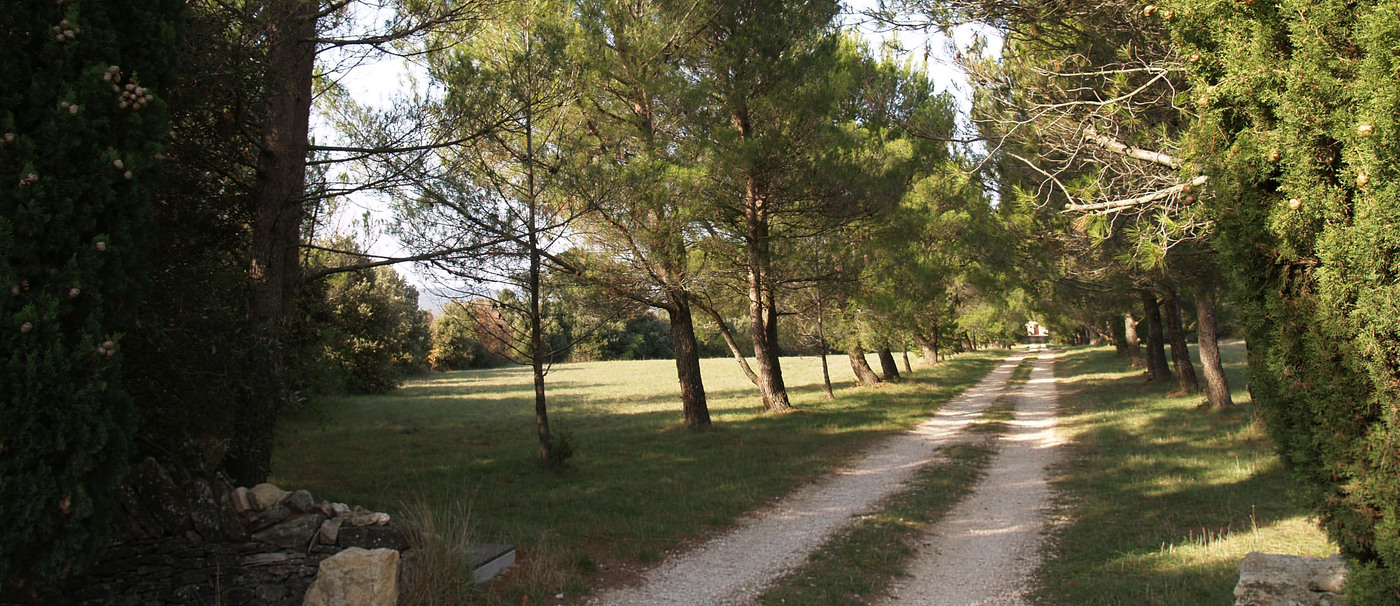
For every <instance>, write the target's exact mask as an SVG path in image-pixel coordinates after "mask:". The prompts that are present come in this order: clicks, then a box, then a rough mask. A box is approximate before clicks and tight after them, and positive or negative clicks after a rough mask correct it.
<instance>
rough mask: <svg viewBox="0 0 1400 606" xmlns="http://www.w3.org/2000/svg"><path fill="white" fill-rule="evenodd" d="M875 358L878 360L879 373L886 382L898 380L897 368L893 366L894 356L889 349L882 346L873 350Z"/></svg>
mask: <svg viewBox="0 0 1400 606" xmlns="http://www.w3.org/2000/svg"><path fill="white" fill-rule="evenodd" d="M875 357H877V358H879V359H880V373H881V374H883V375H884V378H885V380H886V381H898V380H899V366H898V365H896V364H895V361H894V354H893V353H891V352H890V348H889V347H887V346H882V347H880V348H879V349H876V350H875Z"/></svg>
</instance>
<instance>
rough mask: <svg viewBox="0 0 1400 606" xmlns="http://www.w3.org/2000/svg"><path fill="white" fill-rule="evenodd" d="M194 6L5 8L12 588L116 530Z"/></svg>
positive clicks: (42, 580) (4, 446)
mask: <svg viewBox="0 0 1400 606" xmlns="http://www.w3.org/2000/svg"><path fill="white" fill-rule="evenodd" d="M179 9H180V3H179V2H177V1H174V0H139V1H122V2H115V1H113V2H99V1H95V0H60V1H58V2H22V3H17V4H11V5H7V6H6V8H5V10H3V11H0V48H4V49H5V52H4V54H3V55H0V82H3V83H4V84H3V86H0V385H3V389H0V519H4V520H5V521H6V523H5V524H4V527H3V529H0V583H3V585H0V593H4V592H13V593H14V594H15V595H17V596H24V595H29V596H32V595H34V593H35V592H36V591H37V592H42V590H43V589H44V588H45V587H46V586H50V585H52V584H53V583H55V582H56V581H58V580H61V579H63V578H64V577H66V576H67V575H69V574H71V573H72V572H74V571H76V570H78V569H80V568H81V567H82V566H83V564H84V563H85V562H87V561H88V560H89V559H90V558H91V557H92V556H93V555H94V554H96V553H100V552H101V550H102V549H103V548H104V547H105V546H106V543H107V540H108V534H107V533H108V527H109V526H110V519H111V516H112V514H113V512H114V510H115V509H116V507H118V504H117V500H116V486H117V482H118V481H119V479H120V478H121V476H122V475H123V473H124V469H125V467H126V463H127V454H128V451H129V449H130V437H131V433H132V431H133V427H134V424H135V414H134V409H133V405H132V402H131V400H130V398H129V397H128V396H127V395H126V393H125V392H124V391H123V389H122V373H121V362H122V355H121V349H122V347H121V342H122V338H123V335H124V334H125V333H128V332H130V331H134V330H140V328H139V327H137V326H134V325H132V324H131V323H129V322H128V320H129V319H130V318H131V316H132V312H133V310H134V309H135V308H136V306H137V305H138V304H139V303H140V295H141V290H142V278H141V275H142V268H143V266H144V263H145V261H146V260H145V258H144V252H145V250H146V248H147V242H146V233H147V231H148V228H149V221H150V195H151V191H152V189H153V187H154V186H155V185H156V183H157V182H158V178H159V169H158V164H159V159H160V157H161V156H160V152H161V149H162V144H163V139H164V137H165V133H166V128H167V127H166V116H165V112H164V104H163V102H162V101H161V99H160V98H159V97H158V96H157V95H158V94H159V92H160V91H161V90H162V86H164V85H165V84H166V83H167V77H168V73H169V69H168V65H169V64H168V61H169V59H168V58H169V57H170V56H172V55H173V52H172V49H173V43H174V41H175V32H174V28H173V19H174V17H175V16H176V15H177V14H178V11H179ZM0 601H5V600H3V596H0Z"/></svg>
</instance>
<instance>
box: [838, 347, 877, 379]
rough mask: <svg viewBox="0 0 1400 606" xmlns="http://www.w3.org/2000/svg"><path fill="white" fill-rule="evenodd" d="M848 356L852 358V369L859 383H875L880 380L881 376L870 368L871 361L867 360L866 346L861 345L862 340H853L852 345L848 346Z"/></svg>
mask: <svg viewBox="0 0 1400 606" xmlns="http://www.w3.org/2000/svg"><path fill="white" fill-rule="evenodd" d="M846 357H848V358H850V359H851V370H852V371H855V373H856V382H857V383H860V384H861V385H874V384H876V383H879V382H880V377H879V376H877V375H876V374H875V371H874V370H872V369H871V368H870V363H869V362H866V361H865V348H863V347H861V346H860V341H852V344H851V346H850V347H847V348H846Z"/></svg>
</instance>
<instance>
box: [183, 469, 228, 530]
mask: <svg viewBox="0 0 1400 606" xmlns="http://www.w3.org/2000/svg"><path fill="white" fill-rule="evenodd" d="M185 498H186V499H188V501H189V507H190V520H191V521H192V522H194V531H195V532H197V533H199V536H200V537H201V538H203V539H204V540H205V541H209V542H214V541H220V540H223V539H224V538H225V535H224V531H223V528H222V521H221V520H220V519H219V502H218V501H217V500H216V499H215V498H214V487H213V486H211V485H210V484H209V482H208V481H207V480H204V479H203V478H195V479H193V480H190V481H189V482H188V483H186V484H185Z"/></svg>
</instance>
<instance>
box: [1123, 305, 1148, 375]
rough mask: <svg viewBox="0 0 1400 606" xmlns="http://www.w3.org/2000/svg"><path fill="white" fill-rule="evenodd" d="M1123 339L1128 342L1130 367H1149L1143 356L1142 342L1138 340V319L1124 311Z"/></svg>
mask: <svg viewBox="0 0 1400 606" xmlns="http://www.w3.org/2000/svg"><path fill="white" fill-rule="evenodd" d="M1122 322H1123V341H1124V343H1126V344H1127V352H1128V366H1129V367H1130V368H1143V369H1145V368H1147V361H1146V360H1144V359H1143V357H1142V344H1141V342H1139V341H1138V331H1137V325H1138V323H1137V320H1134V319H1133V314H1131V313H1128V312H1124V313H1123V320H1122Z"/></svg>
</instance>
